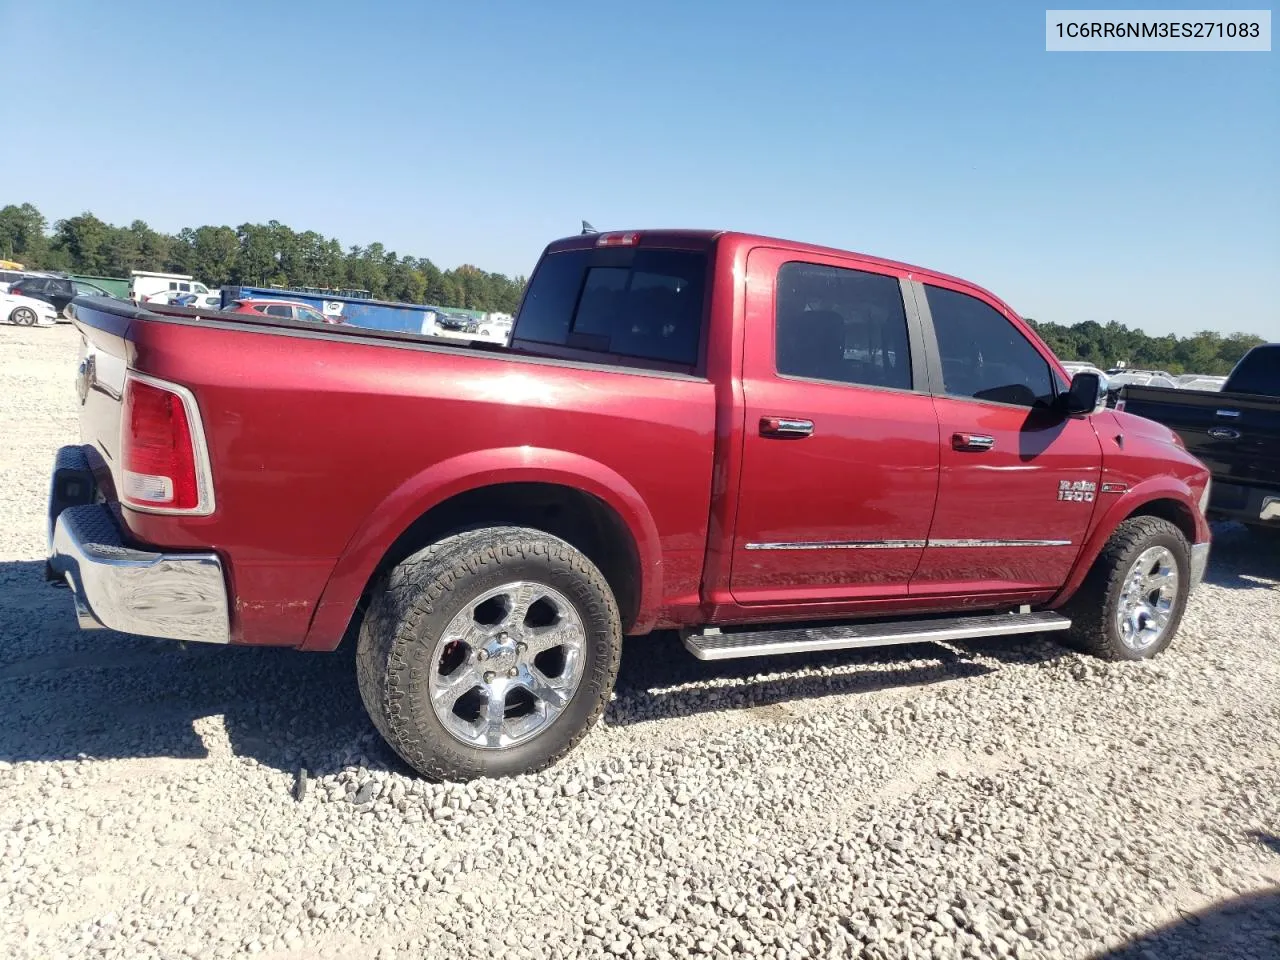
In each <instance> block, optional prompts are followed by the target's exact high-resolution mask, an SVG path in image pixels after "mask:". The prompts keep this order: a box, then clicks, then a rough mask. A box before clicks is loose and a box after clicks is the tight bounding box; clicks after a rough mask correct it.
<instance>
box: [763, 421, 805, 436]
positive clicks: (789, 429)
mask: <svg viewBox="0 0 1280 960" xmlns="http://www.w3.org/2000/svg"><path fill="white" fill-rule="evenodd" d="M760 436H762V437H791V438H800V437H811V436H813V421H812V420H799V419H797V418H795V417H761V418H760Z"/></svg>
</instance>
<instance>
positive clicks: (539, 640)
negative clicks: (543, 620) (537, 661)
mask: <svg viewBox="0 0 1280 960" xmlns="http://www.w3.org/2000/svg"><path fill="white" fill-rule="evenodd" d="M523 638H524V642H525V643H526V644H528V645H529V653H531V654H535V655H536V654H539V653H542V652H543V651H544V650H554V649H555V648H556V647H560V646H564V645H566V644H567V645H569V646H571V647H575V648H576V647H579V646H581V645H582V642H583V640H585V639H586V637H585V636H584V634H583V631H582V628H581V627H580V626H578V625H577V624H576V623H572V622H568V621H561V622H560V623H554V624H552V625H551V626H549V627H537V628H535V629H532V630H530V629H528V628H525V631H524V634H523Z"/></svg>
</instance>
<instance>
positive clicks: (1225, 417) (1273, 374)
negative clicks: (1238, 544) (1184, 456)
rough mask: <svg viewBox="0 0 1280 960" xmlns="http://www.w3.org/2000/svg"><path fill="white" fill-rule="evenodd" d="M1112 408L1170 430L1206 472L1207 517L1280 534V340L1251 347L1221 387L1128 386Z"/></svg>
mask: <svg viewBox="0 0 1280 960" xmlns="http://www.w3.org/2000/svg"><path fill="white" fill-rule="evenodd" d="M1117 406H1118V407H1119V408H1121V409H1123V410H1124V411H1125V412H1127V413H1132V414H1136V415H1137V416H1140V417H1146V418H1147V419H1149V420H1154V421H1156V422H1157V423H1162V424H1164V425H1165V426H1167V427H1171V428H1172V429H1173V430H1174V431H1176V432H1177V434H1178V436H1179V437H1181V438H1182V441H1183V443H1184V444H1185V445H1186V448H1187V450H1188V451H1190V452H1191V453H1192V454H1194V455H1195V456H1197V457H1199V458H1200V459H1201V460H1202V461H1203V462H1204V463H1205V464H1206V465H1207V466H1208V467H1209V469H1210V470H1211V471H1212V473H1213V492H1212V494H1211V496H1210V498H1209V514H1210V515H1211V516H1217V517H1222V518H1224V519H1229V520H1239V521H1241V522H1242V523H1245V524H1248V525H1250V526H1253V527H1265V528H1268V529H1274V530H1280V343H1271V344H1267V345H1265V346H1261V347H1254V348H1253V349H1252V350H1250V351H1249V352H1248V353H1246V354H1245V355H1244V357H1242V358H1241V360H1240V362H1239V363H1237V364H1236V366H1235V369H1233V370H1232V371H1231V374H1230V376H1228V377H1227V379H1226V382H1225V383H1224V384H1222V386H1221V387H1213V388H1211V389H1208V390H1194V389H1191V387H1190V385H1188V386H1187V387H1184V388H1183V389H1180V390H1171V389H1168V388H1161V387H1158V386H1154V385H1150V386H1148V385H1139V384H1130V385H1128V386H1126V387H1125V388H1124V389H1123V391H1122V392H1121V394H1120V400H1119V402H1118V404H1117Z"/></svg>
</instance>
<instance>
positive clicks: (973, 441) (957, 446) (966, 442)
mask: <svg viewBox="0 0 1280 960" xmlns="http://www.w3.org/2000/svg"><path fill="white" fill-rule="evenodd" d="M995 445H996V438H995V437H988V436H986V435H985V434H981V433H953V434H952V435H951V447H952V449H954V450H976V451H982V450H990V449H991V448H992V447H994V446H995Z"/></svg>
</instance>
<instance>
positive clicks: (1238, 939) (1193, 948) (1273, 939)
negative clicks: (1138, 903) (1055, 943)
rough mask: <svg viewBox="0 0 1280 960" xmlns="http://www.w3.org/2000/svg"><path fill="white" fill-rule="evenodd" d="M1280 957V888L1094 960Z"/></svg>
mask: <svg viewBox="0 0 1280 960" xmlns="http://www.w3.org/2000/svg"><path fill="white" fill-rule="evenodd" d="M1277 956H1280V887H1273V888H1272V889H1270V890H1265V891H1262V892H1259V893H1253V894H1248V895H1246V896H1241V897H1235V898H1233V899H1230V900H1226V901H1223V902H1222V903H1218V904H1215V905H1214V906H1212V907H1210V908H1208V909H1206V910H1201V911H1199V912H1197V913H1184V912H1181V911H1180V917H1179V919H1178V920H1176V921H1174V922H1173V923H1170V924H1169V925H1167V926H1164V927H1161V928H1159V929H1157V930H1153V931H1151V932H1150V933H1147V934H1144V935H1142V936H1141V937H1138V938H1137V939H1135V940H1132V941H1130V942H1129V943H1126V944H1125V945H1124V946H1122V947H1117V948H1116V949H1114V950H1109V951H1107V952H1106V953H1100V954H1096V955H1095V956H1094V958H1093V960H1149V958H1151V957H1205V958H1210V957H1213V958H1219V957H1220V958H1222V960H1228V958H1235V957H1277Z"/></svg>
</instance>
